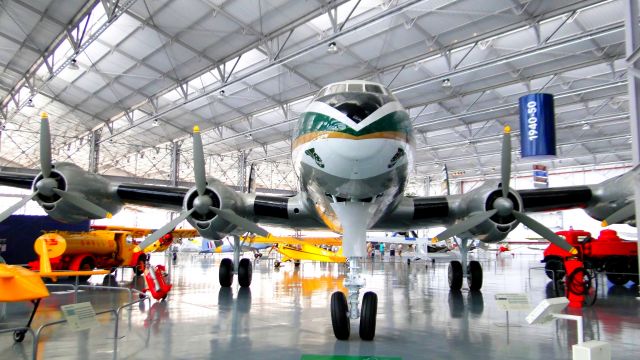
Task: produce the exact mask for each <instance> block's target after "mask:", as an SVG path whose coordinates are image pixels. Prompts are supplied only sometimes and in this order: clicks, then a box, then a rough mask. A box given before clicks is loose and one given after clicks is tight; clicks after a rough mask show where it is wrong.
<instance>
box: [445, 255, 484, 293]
mask: <svg viewBox="0 0 640 360" xmlns="http://www.w3.org/2000/svg"><path fill="white" fill-rule="evenodd" d="M465 277H466V278H467V283H468V285H469V290H471V291H477V290H480V289H481V288H482V266H480V263H479V262H477V261H475V260H474V261H470V262H469V265H468V266H467V271H466V274H465V273H464V271H463V267H462V263H460V261H458V260H453V261H451V262H450V263H449V288H450V289H451V290H456V291H457V290H460V289H462V280H463V278H465Z"/></svg>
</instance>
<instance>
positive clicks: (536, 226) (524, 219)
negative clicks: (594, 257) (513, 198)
mask: <svg viewBox="0 0 640 360" xmlns="http://www.w3.org/2000/svg"><path fill="white" fill-rule="evenodd" d="M513 216H515V218H516V219H518V221H520V222H521V223H523V224H525V225H526V226H527V227H528V228H529V229H531V230H533V231H534V232H535V233H536V234H538V235H540V236H542V237H543V238H545V239H547V240H549V242H551V243H552V244H555V245H556V246H558V247H559V248H561V249H563V250H565V251H568V252H570V253H572V254H577V250H576V249H575V248H574V247H573V246H571V244H569V243H568V242H567V240H565V239H564V238H562V237H561V236H559V235H557V234H556V233H554V232H553V231H551V230H550V229H549V228H547V227H546V226H544V225H542V224H540V223H539V222H537V221H535V220H533V219H532V218H530V217H529V216H527V215H525V214H523V213H521V212H519V211H515V210H514V211H513Z"/></svg>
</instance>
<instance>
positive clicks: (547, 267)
mask: <svg viewBox="0 0 640 360" xmlns="http://www.w3.org/2000/svg"><path fill="white" fill-rule="evenodd" d="M554 272H555V274H556V276H555V279H554V277H553V273H554ZM544 273H545V274H547V277H548V278H549V279H551V280H555V281H558V280H560V279H562V278H564V274H565V269H564V263H563V262H562V260H561V259H560V258H558V257H555V256H550V257H548V258H545V262H544Z"/></svg>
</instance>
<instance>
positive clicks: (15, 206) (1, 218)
mask: <svg viewBox="0 0 640 360" xmlns="http://www.w3.org/2000/svg"><path fill="white" fill-rule="evenodd" d="M36 195H38V192H37V191H36V192H34V193H33V194H30V195H27V196H25V197H23V198H22V200H20V201H18V202H17V203H15V204H13V205H11V206H10V207H9V208H8V209H7V210H5V211H4V212H3V213H2V214H0V222H3V221H5V219H6V218H8V217H9V216H11V214H13V213H14V212H16V211H17V210H18V209H20V208H21V207H23V206H24V204H26V203H27V202H28V201H29V200H31V199H33V198H34V197H36Z"/></svg>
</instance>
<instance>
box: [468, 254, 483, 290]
mask: <svg viewBox="0 0 640 360" xmlns="http://www.w3.org/2000/svg"><path fill="white" fill-rule="evenodd" d="M467 273H468V274H469V277H468V278H467V283H468V284H469V290H471V291H478V290H480V289H481V288H482V266H480V263H479V262H477V261H475V260H474V261H471V262H469V266H467Z"/></svg>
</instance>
